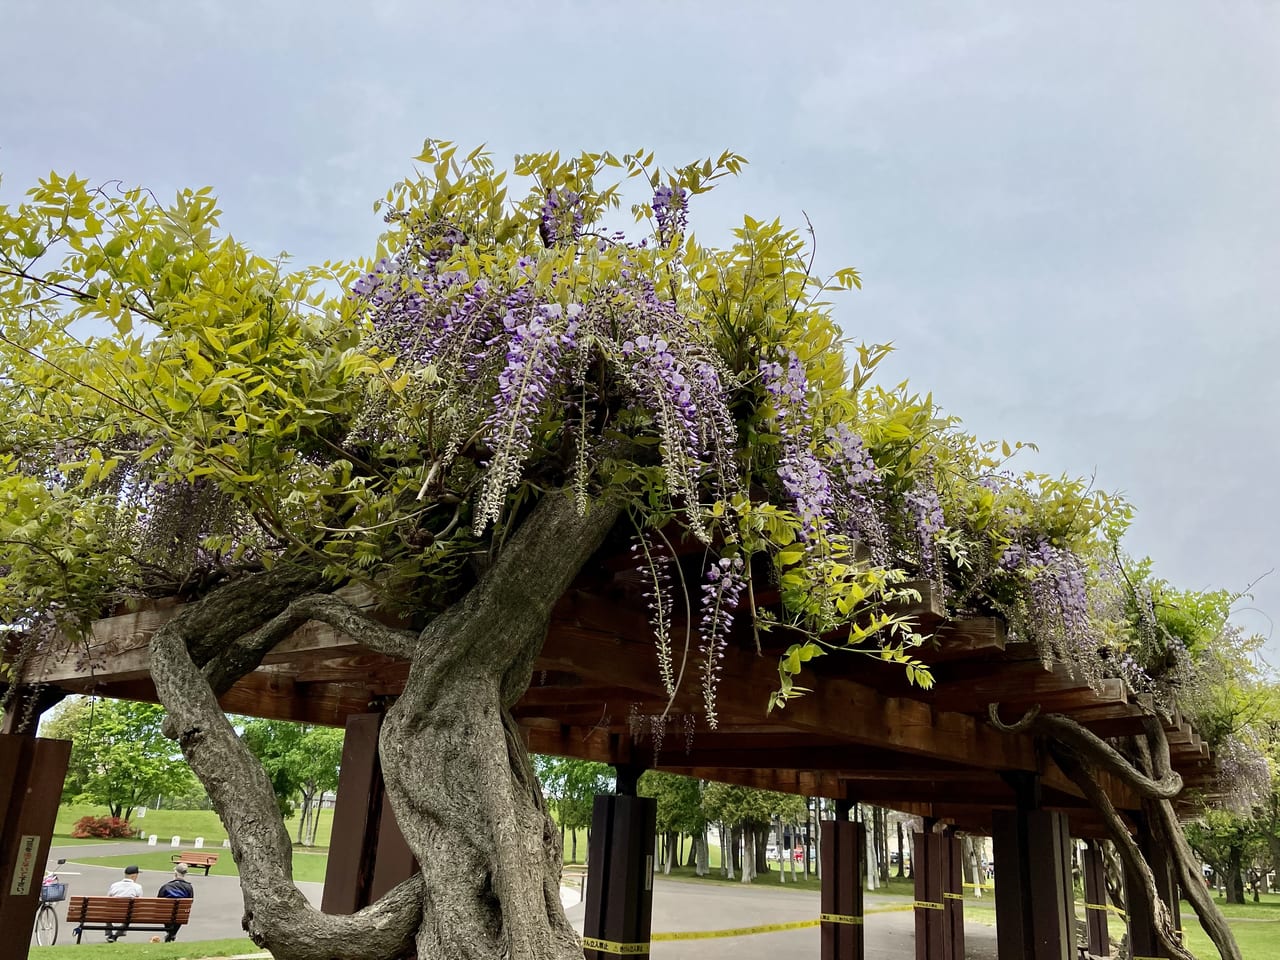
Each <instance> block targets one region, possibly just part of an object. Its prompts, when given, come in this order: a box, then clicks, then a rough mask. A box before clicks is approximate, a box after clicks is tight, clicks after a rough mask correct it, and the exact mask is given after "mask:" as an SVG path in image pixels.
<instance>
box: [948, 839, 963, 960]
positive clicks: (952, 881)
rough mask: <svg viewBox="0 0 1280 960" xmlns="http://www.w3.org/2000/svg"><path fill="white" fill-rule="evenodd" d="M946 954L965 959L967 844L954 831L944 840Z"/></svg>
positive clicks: (950, 956)
mask: <svg viewBox="0 0 1280 960" xmlns="http://www.w3.org/2000/svg"><path fill="white" fill-rule="evenodd" d="M942 850H943V865H942V904H943V906H944V907H945V908H946V909H945V910H944V911H943V918H944V920H943V931H942V942H943V948H944V950H943V953H944V955H945V957H946V960H965V958H964V844H963V843H962V842H961V840H960V838H959V837H957V836H956V835H955V832H954V831H953V830H951V829H950V828H948V829H947V831H946V833H945V834H943V838H942Z"/></svg>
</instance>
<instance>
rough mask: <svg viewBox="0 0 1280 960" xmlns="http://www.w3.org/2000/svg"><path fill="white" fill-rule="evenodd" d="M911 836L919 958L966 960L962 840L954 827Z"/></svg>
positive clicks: (917, 955)
mask: <svg viewBox="0 0 1280 960" xmlns="http://www.w3.org/2000/svg"><path fill="white" fill-rule="evenodd" d="M926 823H927V821H926ZM911 839H912V850H911V867H912V876H913V878H914V879H915V914H916V960H964V886H963V877H962V875H961V867H962V861H961V857H962V853H961V850H960V841H959V840H958V839H957V838H956V837H955V836H954V834H953V833H952V832H951V831H950V830H947V831H946V832H944V833H937V832H935V831H933V830H926V831H925V832H924V833H915V834H912V838H911Z"/></svg>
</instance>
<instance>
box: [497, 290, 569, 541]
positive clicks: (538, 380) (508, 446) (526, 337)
mask: <svg viewBox="0 0 1280 960" xmlns="http://www.w3.org/2000/svg"><path fill="white" fill-rule="evenodd" d="M581 309H582V308H581V307H580V306H579V305H578V304H570V306H569V308H568V309H567V310H566V309H562V308H561V306H560V304H558V303H546V304H540V305H539V306H537V307H536V308H534V309H533V310H531V311H528V312H527V313H525V314H524V315H519V314H517V313H515V312H514V311H511V312H508V313H507V316H506V317H505V319H504V320H503V323H502V327H503V334H504V339H505V340H506V344H507V351H506V364H505V366H504V367H503V369H502V372H501V373H500V374H499V375H498V392H497V393H496V394H494V396H493V408H492V412H491V413H490V414H489V416H488V418H487V419H486V420H485V424H484V427H485V434H484V439H485V444H486V446H488V447H489V448H490V449H491V450H493V459H492V461H491V462H490V463H489V469H488V472H487V473H486V476H485V486H484V492H483V494H482V495H481V497H480V503H479V507H478V509H477V511H476V516H475V529H476V532H477V533H479V532H480V531H482V530H484V528H485V527H486V526H488V525H489V523H491V522H493V521H496V520H497V519H498V518H499V517H500V516H501V515H502V507H503V505H504V504H505V502H506V497H507V494H508V493H509V492H510V490H511V488H512V487H514V486H515V485H516V484H517V483H519V481H520V477H521V474H522V471H523V468H524V463H525V460H526V459H528V456H529V451H530V447H531V445H532V439H533V428H534V426H535V425H536V424H537V422H538V420H539V419H540V417H541V416H542V412H543V410H544V409H545V407H546V403H547V400H548V398H549V396H550V392H551V387H552V384H553V383H554V382H555V380H556V376H557V374H558V372H559V365H560V361H561V357H562V355H563V354H564V353H565V352H567V351H570V350H572V349H573V348H574V347H575V345H576V342H577V333H578V320H577V317H578V314H579V313H580V312H581Z"/></svg>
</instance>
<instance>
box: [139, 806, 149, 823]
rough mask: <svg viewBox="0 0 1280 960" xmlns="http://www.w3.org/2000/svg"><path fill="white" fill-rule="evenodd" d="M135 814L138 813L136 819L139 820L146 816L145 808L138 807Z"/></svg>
mask: <svg viewBox="0 0 1280 960" xmlns="http://www.w3.org/2000/svg"><path fill="white" fill-rule="evenodd" d="M137 813H138V819H139V820H141V819H142V818H143V817H145V816H146V815H147V808H146V807H139V808H138V810H137Z"/></svg>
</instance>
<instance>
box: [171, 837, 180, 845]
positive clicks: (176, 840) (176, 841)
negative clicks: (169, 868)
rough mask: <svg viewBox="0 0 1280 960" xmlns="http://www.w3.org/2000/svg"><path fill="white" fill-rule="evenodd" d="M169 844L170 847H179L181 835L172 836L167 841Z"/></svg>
mask: <svg viewBox="0 0 1280 960" xmlns="http://www.w3.org/2000/svg"><path fill="white" fill-rule="evenodd" d="M169 846H171V847H180V846H182V838H181V837H174V838H173V839H172V840H170V841H169Z"/></svg>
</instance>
